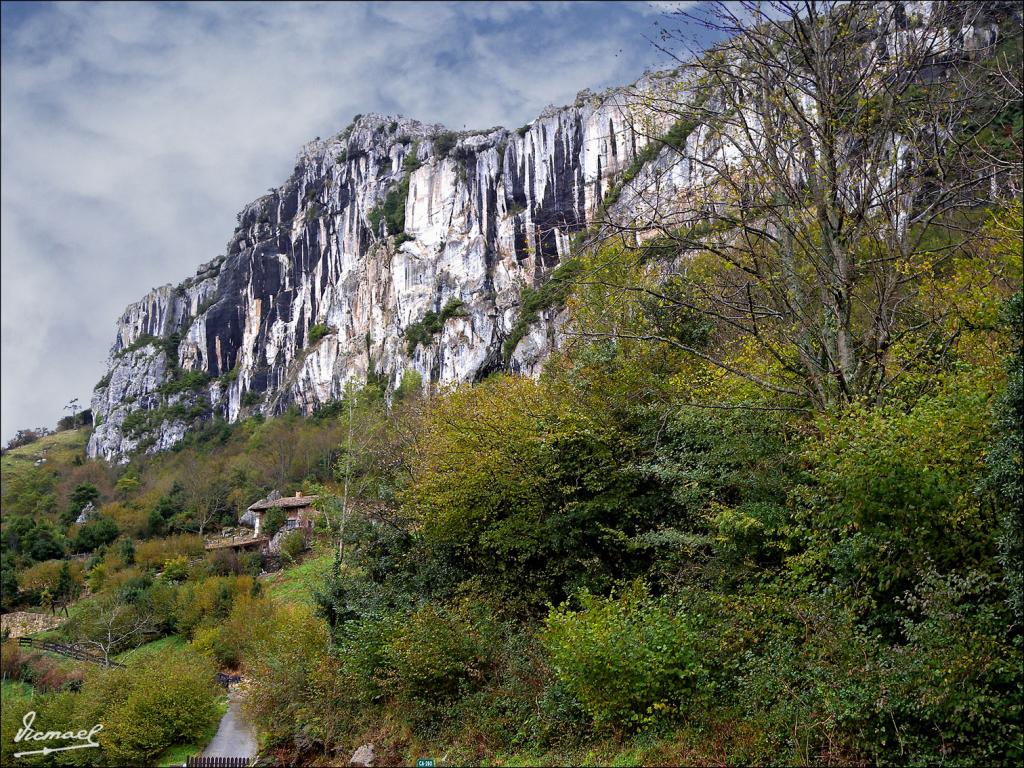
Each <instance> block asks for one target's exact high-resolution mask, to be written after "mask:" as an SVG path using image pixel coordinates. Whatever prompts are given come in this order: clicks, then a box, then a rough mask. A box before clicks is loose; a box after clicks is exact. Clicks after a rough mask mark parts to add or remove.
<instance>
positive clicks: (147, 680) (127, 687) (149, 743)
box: [78, 648, 220, 765]
mask: <svg viewBox="0 0 1024 768" xmlns="http://www.w3.org/2000/svg"><path fill="white" fill-rule="evenodd" d="M215 671H216V670H215V667H214V666H213V664H212V663H211V662H209V661H208V660H207V659H206V658H205V657H203V656H201V655H200V654H197V653H195V652H193V651H192V650H190V649H187V648H174V649H170V650H165V651H162V652H158V653H154V654H152V655H151V656H149V657H147V658H145V659H144V660H143V661H141V662H138V663H136V664H133V665H131V666H129V667H128V668H126V669H115V670H109V671H100V672H97V673H95V674H93V675H92V676H90V677H89V678H88V679H87V680H86V684H85V686H84V687H83V689H82V693H81V697H82V700H81V702H79V704H78V710H79V712H80V714H81V716H83V717H84V719H85V720H87V721H88V720H89V719H90V717H92V718H94V720H93V722H102V723H103V730H102V731H100V733H99V735H98V737H97V738H98V740H99V742H100V744H101V746H102V748H103V751H104V753H105V754H107V755H109V757H110V758H111V759H112V760H113V761H114V762H116V763H121V764H127V765H140V764H150V763H152V761H153V759H154V758H155V757H156V756H157V755H159V754H160V753H161V752H163V751H164V750H165V749H167V747H169V746H171V745H174V744H189V743H193V742H195V741H197V740H198V739H200V738H201V737H203V736H205V735H206V734H207V733H208V731H209V730H210V729H211V728H212V726H213V725H214V724H216V722H217V719H218V717H219V716H220V712H219V709H218V707H217V703H216V702H217V697H218V689H217V686H216V683H215V682H214V672H215Z"/></svg>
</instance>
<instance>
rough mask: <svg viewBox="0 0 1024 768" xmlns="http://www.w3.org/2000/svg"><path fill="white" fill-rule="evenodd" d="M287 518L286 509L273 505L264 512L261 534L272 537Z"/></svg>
mask: <svg viewBox="0 0 1024 768" xmlns="http://www.w3.org/2000/svg"><path fill="white" fill-rule="evenodd" d="M287 519H288V518H287V516H286V515H285V511H284V510H283V509H282V508H281V507H271V508H270V509H268V510H267V511H266V512H264V513H263V523H262V524H261V525H260V535H261V536H266V537H267V538H272V537H273V535H274V534H275V533H277V532H278V531H280V530H281V528H283V527H284V523H285V520H287Z"/></svg>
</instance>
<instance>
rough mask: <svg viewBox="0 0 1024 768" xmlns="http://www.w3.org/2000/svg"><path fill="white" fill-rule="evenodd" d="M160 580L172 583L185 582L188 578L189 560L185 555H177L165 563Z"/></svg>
mask: <svg viewBox="0 0 1024 768" xmlns="http://www.w3.org/2000/svg"><path fill="white" fill-rule="evenodd" d="M160 578H162V579H163V580H164V581H168V582H171V583H174V582H178V581H184V580H185V579H186V578H188V558H186V557H185V556H184V555H175V556H174V557H169V558H167V560H165V561H164V568H163V571H161V573H160Z"/></svg>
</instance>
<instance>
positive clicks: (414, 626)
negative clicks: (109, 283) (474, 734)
mask: <svg viewBox="0 0 1024 768" xmlns="http://www.w3.org/2000/svg"><path fill="white" fill-rule="evenodd" d="M495 633H496V627H495V625H494V624H493V623H492V622H491V621H490V620H489V618H488V616H487V614H486V611H485V610H484V609H483V608H482V606H477V605H473V604H470V603H466V602H464V603H460V604H458V605H455V606H438V605H434V604H428V605H425V606H424V607H422V608H420V609H419V610H417V611H415V612H413V613H412V615H410V616H409V617H408V619H406V620H405V621H403V622H400V623H399V624H398V625H397V626H395V627H394V628H393V631H392V632H391V634H390V636H389V637H388V640H387V643H386V645H385V646H384V648H383V659H382V662H383V665H382V668H381V669H380V670H379V671H378V680H379V683H380V686H381V689H382V690H384V691H386V692H387V693H389V694H390V695H392V696H394V697H395V698H396V700H397V701H398V702H399V703H400V704H401V705H404V706H406V707H409V708H412V707H424V708H426V707H429V706H430V705H431V704H434V703H443V702H447V701H451V700H453V699H454V698H456V697H457V696H458V695H459V694H460V692H464V691H465V690H466V688H467V687H474V686H476V685H478V684H479V682H480V681H481V680H482V679H483V677H484V673H485V671H486V667H487V666H488V664H489V660H490V657H491V654H492V651H493V641H494V639H495Z"/></svg>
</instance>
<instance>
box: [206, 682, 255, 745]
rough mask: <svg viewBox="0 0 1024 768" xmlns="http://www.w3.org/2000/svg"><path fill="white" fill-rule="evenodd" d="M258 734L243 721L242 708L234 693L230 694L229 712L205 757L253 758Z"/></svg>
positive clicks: (222, 719) (219, 726)
mask: <svg viewBox="0 0 1024 768" xmlns="http://www.w3.org/2000/svg"><path fill="white" fill-rule="evenodd" d="M255 754H256V734H255V732H253V729H252V728H251V727H250V725H249V724H248V723H247V722H245V720H243V719H242V707H241V704H240V703H239V701H238V696H237V694H235V692H234V691H229V692H228V711H227V713H225V715H224V717H223V718H221V721H220V725H218V726H217V733H216V735H215V736H214V737H213V741H211V742H210V744H209V746H207V747H206V749H204V750H203V757H253V756H255Z"/></svg>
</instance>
